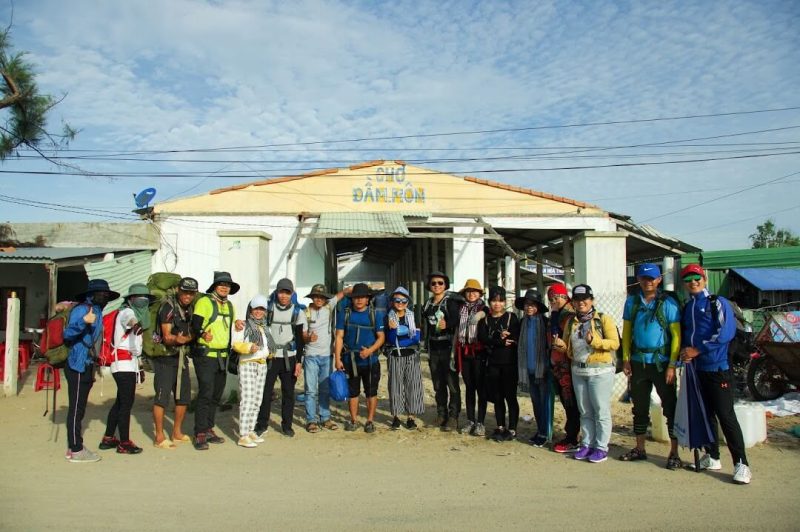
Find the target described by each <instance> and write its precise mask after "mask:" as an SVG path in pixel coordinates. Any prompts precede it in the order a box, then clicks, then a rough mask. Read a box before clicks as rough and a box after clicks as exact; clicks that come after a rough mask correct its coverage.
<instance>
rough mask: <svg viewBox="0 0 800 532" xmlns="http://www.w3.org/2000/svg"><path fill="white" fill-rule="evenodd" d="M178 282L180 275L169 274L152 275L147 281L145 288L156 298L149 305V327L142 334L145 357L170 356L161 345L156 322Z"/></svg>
mask: <svg viewBox="0 0 800 532" xmlns="http://www.w3.org/2000/svg"><path fill="white" fill-rule="evenodd" d="M180 280H181V276H180V275H178V274H177V273H171V272H158V273H154V274H152V275H150V277H148V279H147V288H149V289H150V293H151V294H153V295H154V296H156V299H155V300H154V301H153V302H152V303H150V307H149V308H148V311H149V313H150V327H148V328H147V329H145V330H144V333H143V334H142V350H143V351H144V354H145V355H146V356H149V357H163V356H166V355H169V354H170V352H169V350H168V348H167V346H165V345H164V344H162V343H161V323H159V321H158V311H159V310H160V309H161V305H162V304H163V303H164V302H165V301H166V300H168V299H169V298H170V296H171V295H172V294H175V293H176V292H177V289H178V283H179V282H180Z"/></svg>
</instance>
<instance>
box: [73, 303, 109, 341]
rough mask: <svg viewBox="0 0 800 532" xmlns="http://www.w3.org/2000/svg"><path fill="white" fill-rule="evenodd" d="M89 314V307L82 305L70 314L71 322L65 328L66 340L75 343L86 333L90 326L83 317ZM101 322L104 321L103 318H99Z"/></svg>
mask: <svg viewBox="0 0 800 532" xmlns="http://www.w3.org/2000/svg"><path fill="white" fill-rule="evenodd" d="M88 313H89V305H88V304H83V303H81V304H80V305H76V306H75V307H74V308H73V309H72V310H71V311H70V313H69V322H68V323H67V326H66V327H65V328H64V340H67V341H68V342H75V341H76V340H78V338H79V337H80V336H81V335H82V334H83V333H85V332H86V330H87V329H88V328H89V325H87V324H86V322H85V321H83V317H84V316H86V314H88ZM97 319H98V320H99V321H101V322H102V321H103V318H102V316H98V317H97Z"/></svg>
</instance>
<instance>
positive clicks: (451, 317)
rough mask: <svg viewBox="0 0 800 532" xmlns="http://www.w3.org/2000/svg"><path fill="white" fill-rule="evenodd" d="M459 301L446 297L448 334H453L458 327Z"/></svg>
mask: <svg viewBox="0 0 800 532" xmlns="http://www.w3.org/2000/svg"><path fill="white" fill-rule="evenodd" d="M460 306H461V303H459V302H458V301H457V300H456V299H455V298H452V297H451V298H448V300H447V318H446V320H447V332H448V333H450V334H455V333H456V330H457V329H458V317H459V314H460V313H459V311H458V310H459V307H460Z"/></svg>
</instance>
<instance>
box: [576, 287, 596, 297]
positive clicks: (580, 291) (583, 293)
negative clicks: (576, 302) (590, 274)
mask: <svg viewBox="0 0 800 532" xmlns="http://www.w3.org/2000/svg"><path fill="white" fill-rule="evenodd" d="M572 299H594V293H593V292H592V287H591V286H589V285H588V284H579V285H575V287H574V288H573V289H572Z"/></svg>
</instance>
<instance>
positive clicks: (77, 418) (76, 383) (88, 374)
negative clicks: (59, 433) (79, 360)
mask: <svg viewBox="0 0 800 532" xmlns="http://www.w3.org/2000/svg"><path fill="white" fill-rule="evenodd" d="M64 376H65V377H66V378H67V393H68V395H69V397H68V400H69V407H68V409H67V444H68V445H69V450H70V451H72V452H74V453H77V452H78V451H80V450H81V449H83V435H82V434H81V424H82V423H83V416H84V414H86V402H87V401H88V400H89V391H90V390H91V389H92V385H93V384H94V366H89V367H88V368H86V371H84V372H83V373H78V372H77V371H74V370H72V369H70V367H69V366H66V367H65V368H64Z"/></svg>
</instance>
